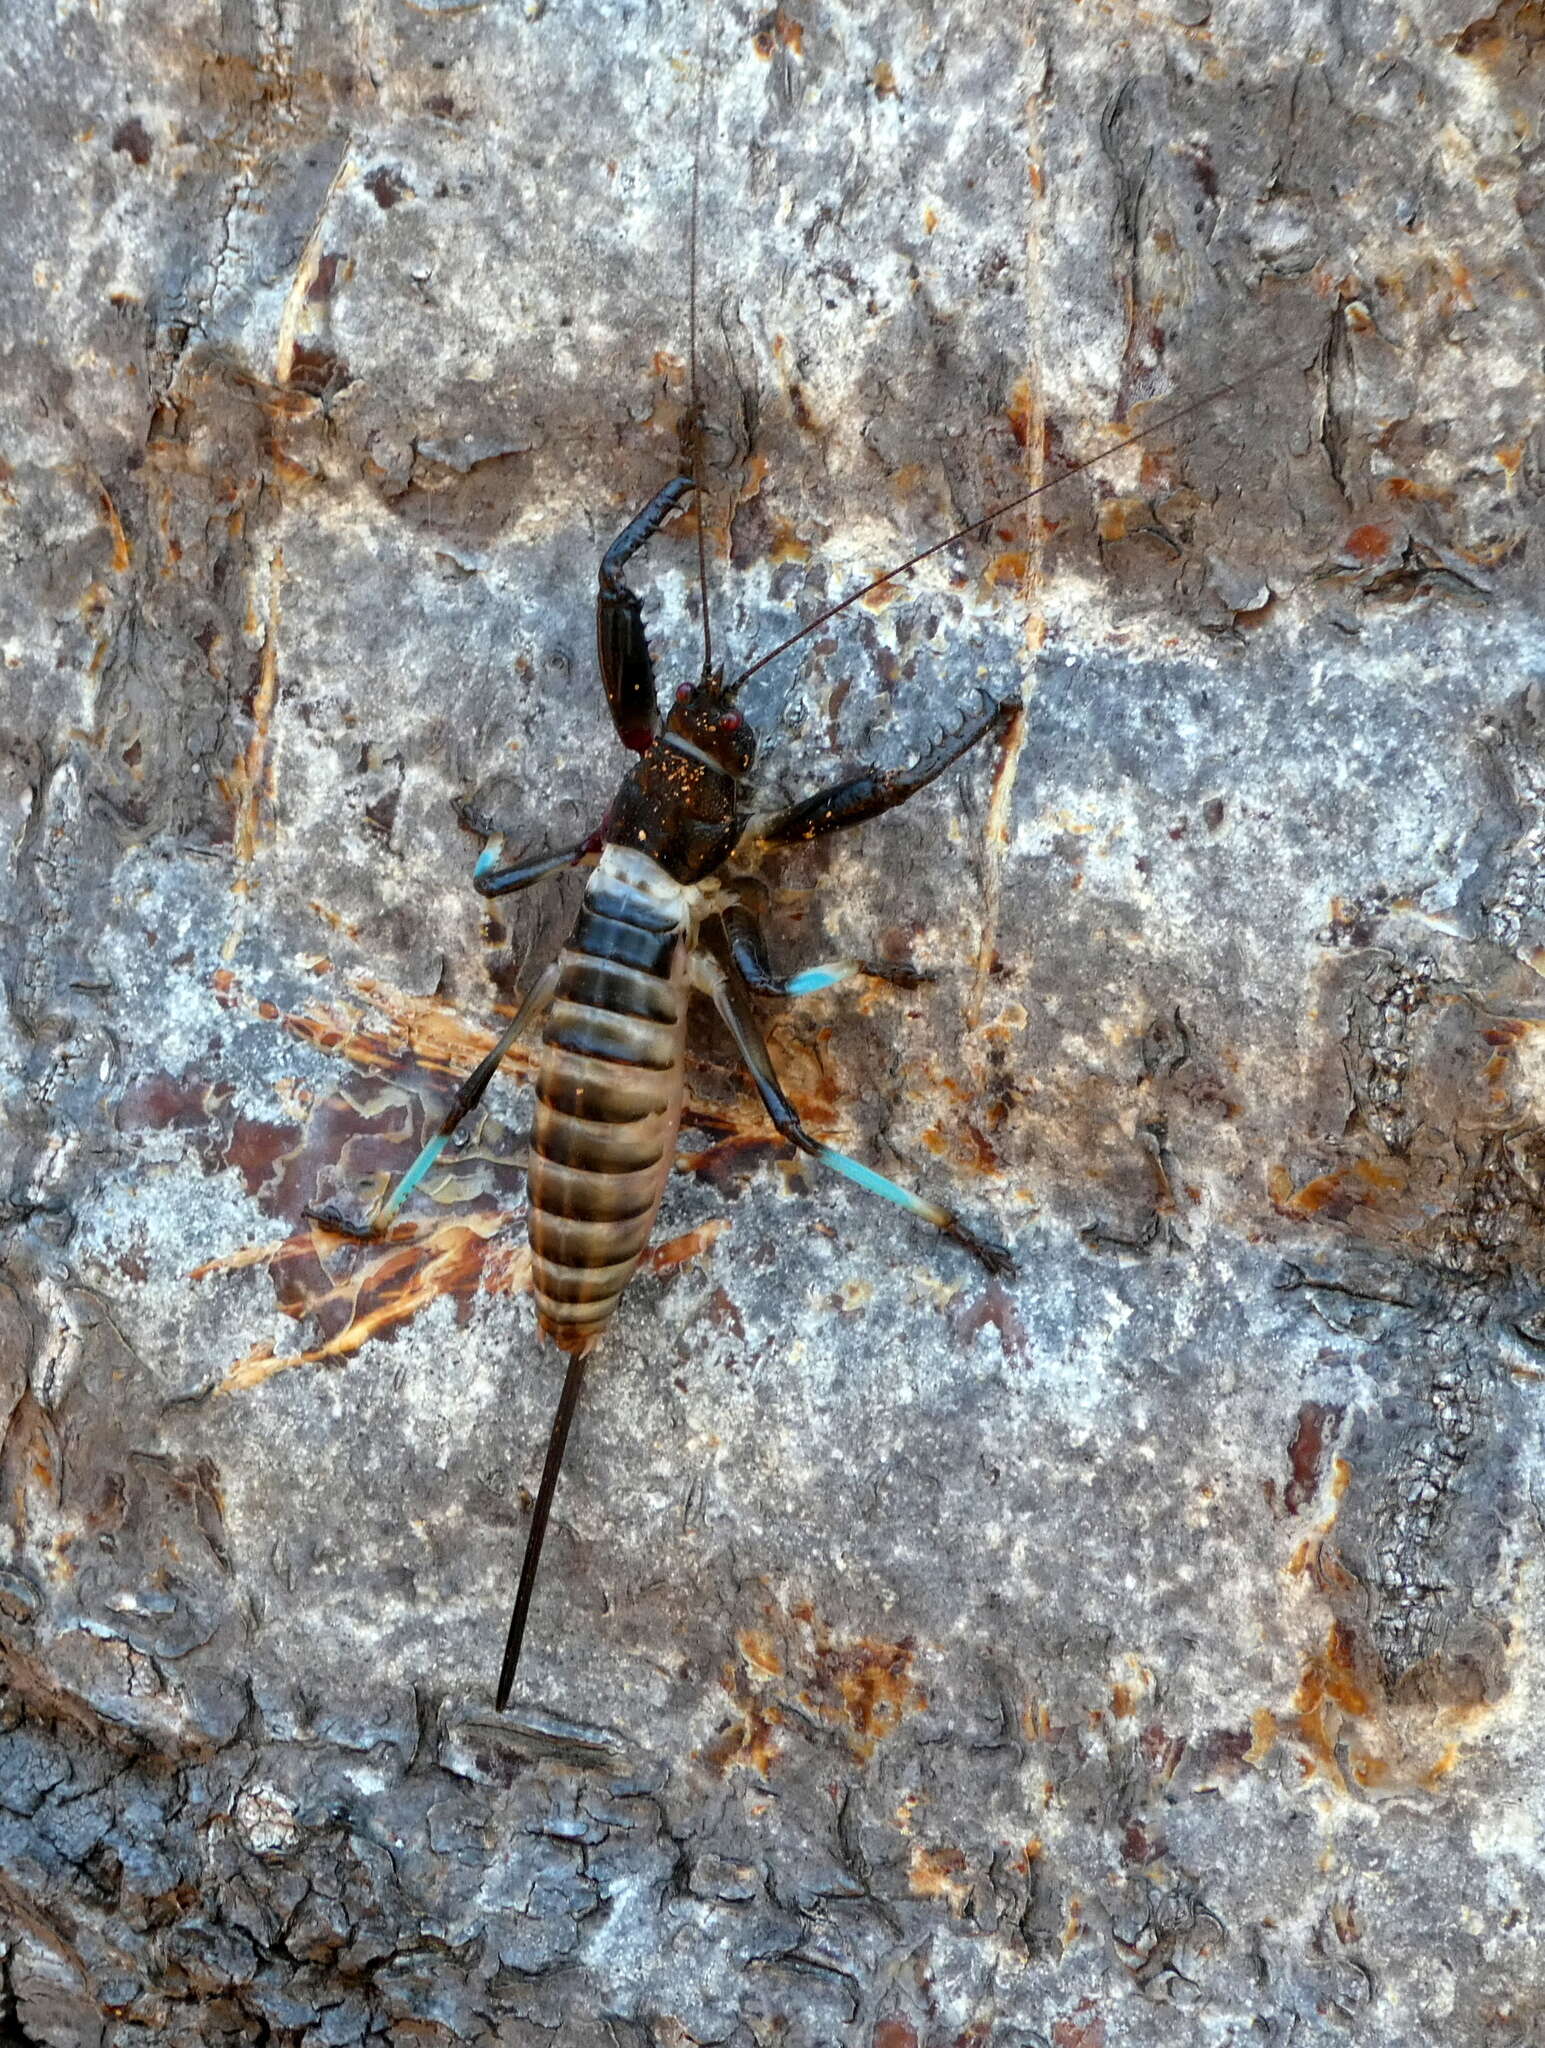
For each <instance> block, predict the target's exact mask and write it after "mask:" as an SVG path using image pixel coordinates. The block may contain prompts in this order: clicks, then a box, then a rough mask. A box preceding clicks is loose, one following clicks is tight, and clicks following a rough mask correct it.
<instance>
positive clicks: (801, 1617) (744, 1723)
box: [698, 1603, 928, 1776]
mask: <svg viewBox="0 0 1545 2048" xmlns="http://www.w3.org/2000/svg"><path fill="white" fill-rule="evenodd" d="M766 1618H767V1619H768V1621H769V1622H770V1623H771V1624H772V1627H771V1628H768V1629H752V1630H744V1631H742V1632H741V1634H740V1635H739V1636H738V1637H737V1638H736V1650H737V1653H738V1661H737V1662H735V1663H731V1664H726V1665H725V1667H724V1670H723V1672H722V1674H721V1676H720V1679H719V1687H720V1690H721V1691H722V1692H723V1693H725V1695H726V1696H727V1697H728V1698H729V1699H730V1700H731V1702H732V1703H733V1704H734V1707H735V1710H736V1711H735V1717H734V1719H733V1720H731V1721H730V1722H728V1723H727V1724H726V1725H725V1726H724V1727H723V1728H721V1729H720V1731H719V1733H718V1734H717V1735H716V1736H715V1737H714V1739H713V1741H711V1742H710V1743H708V1744H707V1745H706V1746H705V1747H704V1748H703V1749H701V1750H699V1751H698V1756H699V1758H700V1759H701V1761H703V1762H704V1763H706V1764H708V1766H709V1767H710V1768H711V1769H713V1770H715V1771H718V1772H720V1773H723V1772H724V1771H727V1770H729V1769H731V1768H745V1769H753V1770H755V1771H757V1772H758V1773H760V1774H761V1775H764V1776H765V1775H766V1768H770V1766H771V1765H772V1763H774V1762H775V1761H776V1760H777V1758H778V1757H779V1756H780V1755H781V1754H782V1748H781V1745H780V1744H779V1743H778V1742H777V1741H776V1740H775V1739H774V1738H773V1735H772V1733H771V1731H772V1730H773V1729H774V1728H779V1727H785V1726H795V1727H797V1725H798V1720H799V1718H800V1717H801V1716H803V1717H806V1718H808V1717H809V1716H810V1715H812V1714H813V1715H815V1716H817V1717H818V1718H819V1719H821V1720H823V1721H826V1722H829V1723H830V1724H831V1725H832V1726H833V1727H835V1728H837V1729H839V1730H840V1731H841V1733H842V1735H843V1737H844V1739H845V1740H846V1742H847V1745H848V1748H849V1749H850V1750H851V1752H852V1754H853V1755H854V1757H855V1758H856V1759H857V1760H858V1761H859V1762H860V1763H867V1762H868V1760H869V1759H870V1758H871V1757H872V1756H873V1755H874V1752H875V1750H876V1749H877V1748H878V1747H879V1745H880V1743H882V1742H883V1741H885V1739H886V1738H887V1737H888V1736H891V1735H893V1734H894V1733H895V1732H896V1730H897V1729H898V1728H899V1727H900V1726H901V1723H902V1721H903V1720H904V1719H905V1718H906V1717H907V1716H908V1715H909V1714H914V1713H919V1712H921V1711H922V1710H923V1709H924V1708H925V1707H926V1706H927V1704H928V1701H927V1698H926V1696H925V1695H924V1693H923V1692H922V1690H921V1689H920V1687H918V1686H917V1685H916V1684H915V1683H914V1682H913V1679H912V1676H911V1671H912V1662H913V1656H914V1651H913V1646H912V1644H911V1643H910V1642H899V1643H896V1642H889V1641H886V1640H884V1639H882V1638H880V1637H877V1636H858V1637H854V1638H852V1639H849V1640H841V1639H838V1638H836V1637H834V1636H833V1635H832V1634H831V1633H830V1631H829V1630H827V1629H826V1628H825V1627H824V1626H823V1625H822V1623H821V1622H819V1621H818V1620H817V1619H816V1617H815V1614H814V1611H813V1610H812V1609H811V1608H810V1607H809V1606H808V1605H807V1604H804V1603H800V1604H799V1605H796V1606H795V1607H794V1608H792V1609H791V1610H790V1611H789V1613H788V1614H787V1615H784V1614H783V1613H782V1612H781V1611H780V1610H778V1609H777V1608H776V1607H773V1606H771V1605H769V1607H768V1609H767V1615H766ZM796 1706H797V1708H798V1709H799V1710H800V1714H799V1715H792V1716H791V1714H790V1711H789V1710H790V1709H791V1708H794V1707H796Z"/></svg>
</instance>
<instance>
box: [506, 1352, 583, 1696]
mask: <svg viewBox="0 0 1545 2048" xmlns="http://www.w3.org/2000/svg"><path fill="white" fill-rule="evenodd" d="M585 1357H586V1354H585V1352H583V1351H571V1352H570V1353H569V1369H568V1371H567V1372H566V1373H565V1374H564V1376H563V1392H562V1393H561V1394H560V1395H559V1396H558V1412H557V1414H556V1415H554V1417H553V1433H552V1435H551V1436H550V1437H549V1438H548V1439H547V1457H546V1460H545V1461H544V1463H543V1466H542V1480H541V1484H540V1485H539V1486H538V1487H537V1490H536V1505H535V1506H534V1507H533V1508H532V1510H531V1528H530V1531H529V1533H528V1535H527V1537H526V1554H525V1556H524V1557H523V1558H522V1559H521V1561H520V1584H519V1586H518V1587H517V1588H516V1590H515V1611H514V1613H513V1614H512V1615H511V1616H510V1632H509V1635H508V1637H507V1638H506V1639H505V1644H504V1662H503V1663H502V1664H501V1665H500V1666H499V1689H498V1691H497V1692H496V1693H495V1694H494V1705H495V1707H496V1708H497V1709H498V1711H499V1712H500V1713H501V1714H502V1713H503V1712H504V1709H505V1706H506V1705H507V1703H508V1701H509V1697H510V1687H511V1686H512V1685H513V1684H514V1683H515V1666H516V1665H517V1664H518V1663H519V1662H520V1646H521V1643H522V1642H523V1641H524V1639H525V1634H526V1616H527V1615H528V1614H529V1613H530V1612H531V1595H532V1593H533V1592H534V1591H535V1590H536V1568H537V1566H538V1565H539V1564H540V1563H541V1562H542V1539H543V1538H544V1537H545V1536H546V1534H547V1517H548V1516H549V1515H550V1514H551V1512H552V1505H553V1492H554V1490H555V1488H556V1487H557V1484H558V1468H559V1466H560V1465H561V1464H562V1463H563V1447H564V1445H565V1444H566V1443H567V1442H568V1440H569V1424H570V1423H571V1422H572V1421H573V1420H574V1410H575V1409H576V1408H577V1407H578V1406H579V1389H580V1382H581V1381H582V1380H583V1379H584V1377H585Z"/></svg>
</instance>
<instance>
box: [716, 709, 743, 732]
mask: <svg viewBox="0 0 1545 2048" xmlns="http://www.w3.org/2000/svg"><path fill="white" fill-rule="evenodd" d="M719 723H720V724H721V725H722V726H723V727H724V730H725V731H726V732H739V731H740V726H741V718H740V713H739V712H738V711H726V712H725V714H724V716H723V718H721V719H720V721H719Z"/></svg>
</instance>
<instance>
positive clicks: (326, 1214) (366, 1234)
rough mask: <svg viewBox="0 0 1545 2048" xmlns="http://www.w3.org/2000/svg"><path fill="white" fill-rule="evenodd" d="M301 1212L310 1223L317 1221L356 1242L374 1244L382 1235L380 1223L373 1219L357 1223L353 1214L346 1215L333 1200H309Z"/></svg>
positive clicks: (340, 1235) (334, 1232)
mask: <svg viewBox="0 0 1545 2048" xmlns="http://www.w3.org/2000/svg"><path fill="white" fill-rule="evenodd" d="M300 1213H301V1214H302V1216H304V1217H305V1219H306V1221H307V1222H308V1223H315V1224H316V1225H317V1226H318V1227H319V1228H320V1229H322V1230H327V1231H331V1232H332V1234H333V1236H334V1237H347V1238H352V1239H353V1241H354V1242H355V1243H356V1244H374V1243H375V1241H376V1240H377V1238H379V1237H380V1235H381V1229H380V1225H379V1224H377V1223H375V1222H373V1221H372V1222H365V1223H356V1222H355V1220H354V1218H353V1217H352V1216H345V1215H344V1213H343V1211H342V1210H341V1209H337V1208H334V1206H333V1205H332V1203H331V1202H327V1203H318V1204H312V1203H310V1202H308V1203H307V1204H306V1206H305V1208H304V1209H302V1210H301V1212H300Z"/></svg>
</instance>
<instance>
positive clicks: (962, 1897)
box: [907, 1842, 974, 1919]
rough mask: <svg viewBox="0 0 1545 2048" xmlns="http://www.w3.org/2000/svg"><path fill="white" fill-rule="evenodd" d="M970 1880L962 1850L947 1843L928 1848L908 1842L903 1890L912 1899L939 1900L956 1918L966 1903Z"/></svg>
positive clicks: (968, 1895) (963, 1909)
mask: <svg viewBox="0 0 1545 2048" xmlns="http://www.w3.org/2000/svg"><path fill="white" fill-rule="evenodd" d="M973 1885H974V1879H973V1878H972V1876H971V1873H970V1871H969V1869H968V1868H967V1865H966V1858H965V1853H964V1851H962V1850H960V1849H953V1848H950V1847H948V1846H947V1845H941V1846H940V1847H938V1848H934V1849H928V1848H925V1847H924V1846H923V1844H922V1843H921V1842H914V1843H913V1844H912V1854H911V1857H910V1859H909V1861H908V1864H907V1890H908V1891H909V1892H911V1894H912V1896H913V1897H914V1898H916V1899H942V1900H943V1901H944V1902H945V1904H946V1905H947V1906H948V1907H949V1909H950V1912H951V1913H952V1914H954V1915H955V1917H956V1918H957V1919H958V1918H959V1917H960V1915H961V1914H962V1913H964V1911H965V1909H966V1906H967V1905H968V1904H969V1902H970V1898H971V1892H972V1889H973Z"/></svg>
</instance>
